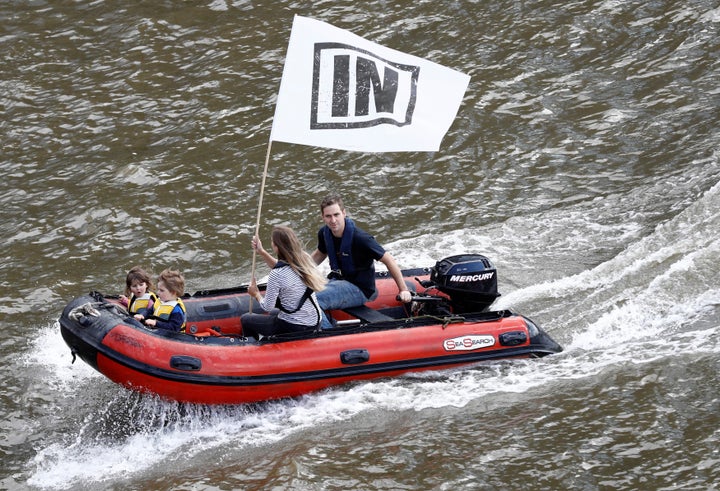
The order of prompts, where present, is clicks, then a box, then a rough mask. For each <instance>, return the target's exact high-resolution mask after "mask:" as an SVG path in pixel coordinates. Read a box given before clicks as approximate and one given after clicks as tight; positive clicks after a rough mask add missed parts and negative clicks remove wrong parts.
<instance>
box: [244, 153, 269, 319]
mask: <svg viewBox="0 0 720 491" xmlns="http://www.w3.org/2000/svg"><path fill="white" fill-rule="evenodd" d="M271 148H272V140H268V147H267V154H266V155H265V168H264V169H263V175H262V183H261V184H260V198H259V199H258V208H257V218H256V220H255V235H254V236H253V237H255V236H257V237H260V215H261V214H262V203H263V197H264V195H265V180H266V179H267V172H268V164H269V163H270V149H271ZM256 263H257V251H256V250H255V249H253V257H252V269H251V271H250V275H251V276H250V278H254V277H255V266H256ZM248 305H249V307H248V309H249V310H248V311H249V312H252V298H251V299H250V302H249V304H248Z"/></svg>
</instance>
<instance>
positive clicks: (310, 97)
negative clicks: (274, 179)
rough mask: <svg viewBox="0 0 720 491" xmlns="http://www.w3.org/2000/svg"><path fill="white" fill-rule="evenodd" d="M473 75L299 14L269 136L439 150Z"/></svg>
mask: <svg viewBox="0 0 720 491" xmlns="http://www.w3.org/2000/svg"><path fill="white" fill-rule="evenodd" d="M469 82H470V77H469V76H468V75H465V74H463V73H460V72H458V71H456V70H453V69H450V68H446V67H444V66H441V65H438V64H437V63H433V62H431V61H427V60H424V59H422V58H418V57H416V56H412V55H409V54H405V53H401V52H399V51H396V50H394V49H390V48H386V47H384V46H380V45H379V44H376V43H373V42H370V41H367V40H365V39H363V38H361V37H359V36H356V35H355V34H352V33H350V32H348V31H345V30H343V29H339V28H337V27H334V26H331V25H330V24H326V23H324V22H320V21H317V20H313V19H309V18H306V17H301V16H298V15H296V16H295V19H294V20H293V26H292V32H291V33H290V41H289V43H288V51H287V57H286V59H285V68H284V69H283V75H282V81H281V82H280V91H279V93H278V99H277V105H276V107H275V117H274V119H273V126H272V131H271V133H270V140H271V141H283V142H288V143H297V144H301V145H312V146H318V147H329V148H337V149H341V150H358V151H363V152H396V151H429V152H435V151H438V150H439V149H440V142H441V141H442V138H443V136H444V135H445V133H446V132H447V130H448V129H449V128H450V125H451V124H452V122H453V120H454V119H455V116H456V114H457V111H458V108H459V107H460V103H461V102H462V98H463V95H464V94H465V90H466V89H467V86H468V83H469Z"/></svg>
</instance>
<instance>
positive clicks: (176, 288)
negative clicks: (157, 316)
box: [157, 269, 185, 297]
mask: <svg viewBox="0 0 720 491" xmlns="http://www.w3.org/2000/svg"><path fill="white" fill-rule="evenodd" d="M157 281H158V283H160V282H161V281H162V282H163V283H164V284H165V288H167V289H168V291H169V292H171V293H173V294H174V295H175V296H177V297H182V296H183V295H184V294H185V277H184V276H183V275H182V273H181V272H180V271H177V270H175V269H166V270H165V271H163V272H162V273H160V274H159V275H158V278H157Z"/></svg>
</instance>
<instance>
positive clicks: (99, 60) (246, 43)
mask: <svg viewBox="0 0 720 491" xmlns="http://www.w3.org/2000/svg"><path fill="white" fill-rule="evenodd" d="M295 14H299V15H303V16H306V17H311V18H315V19H318V20H322V21H325V22H328V23H330V24H333V25H335V26H337V27H340V28H342V29H347V30H349V31H351V32H353V33H355V34H358V35H360V36H363V37H365V38H366V39H369V40H371V41H374V42H377V43H380V44H383V45H385V46H388V47H391V48H394V49H396V50H399V51H402V52H405V53H410V54H413V55H416V56H419V57H422V58H426V59H429V60H431V61H434V62H436V63H439V64H441V65H444V66H447V67H451V68H454V69H456V70H458V71H461V72H463V73H466V74H468V75H470V77H471V79H470V85H469V87H468V90H467V92H466V94H465V98H464V100H463V103H462V105H461V106H460V110H459V112H458V115H457V117H456V119H455V121H454V122H453V125H452V126H451V128H450V130H449V132H448V133H447V135H446V136H445V138H444V139H443V142H442V145H441V149H440V151H439V152H434V153H423V152H402V153H357V152H343V151H338V150H329V149H323V148H315V147H308V146H301V145H291V144H284V143H278V142H274V143H273V145H272V151H271V154H270V161H269V170H268V178H267V183H266V187H265V189H264V200H263V205H262V215H261V233H264V234H267V233H268V232H269V230H270V227H271V226H272V225H274V224H287V225H290V226H292V227H293V228H294V229H295V230H297V232H298V234H299V235H300V237H301V239H302V240H303V241H304V242H305V243H306V244H307V247H308V249H312V248H314V245H315V244H314V242H313V240H314V236H315V232H316V230H317V228H318V227H319V226H320V225H321V221H320V217H319V214H318V210H317V205H318V203H319V200H320V199H321V198H322V196H323V195H324V194H326V193H327V192H330V191H337V192H340V193H342V194H343V195H344V196H345V200H346V205H347V207H348V213H349V215H351V216H352V217H353V218H354V219H355V220H356V222H357V223H358V224H359V225H360V226H362V227H363V228H365V229H367V230H369V231H371V232H372V233H374V234H375V236H376V238H378V240H379V241H380V242H381V243H382V244H383V245H385V247H386V248H387V249H388V250H389V251H390V252H391V253H392V254H393V255H394V256H395V257H396V259H397V260H398V262H399V263H400V265H401V267H416V266H427V265H432V264H434V262H435V261H436V260H439V259H441V258H443V257H446V256H449V255H453V254H458V253H465V252H468V253H469V252H472V253H482V254H485V255H487V256H489V257H490V258H491V259H492V260H493V261H494V262H495V264H496V266H497V267H498V271H499V287H500V290H501V292H502V297H500V299H498V301H497V307H498V308H510V309H513V310H516V311H518V312H521V313H523V314H525V315H528V316H529V317H531V318H533V319H534V320H535V321H536V322H537V323H538V324H540V325H542V326H543V327H544V328H545V329H546V330H547V331H548V332H549V333H550V334H551V335H552V336H553V338H554V339H556V340H557V341H558V342H559V343H560V344H562V345H563V347H564V348H565V350H564V352H563V353H561V354H559V355H555V356H551V357H547V358H543V359H540V360H532V361H512V362H500V363H494V364H489V365H483V366H479V367H475V368H469V369H462V370H453V371H447V372H435V373H429V374H420V375H417V374H416V375H409V376H403V377H398V378H394V379H388V380H380V381H375V382H367V383H356V384H351V385H348V386H342V387H336V388H333V389H329V390H326V391H323V392H321V393H318V394H311V395H308V396H305V397H301V398H298V399H293V400H290V401H276V402H269V403H265V404H257V405H251V406H232V407H203V406H192V405H179V404H175V403H170V402H166V401H161V400H157V399H156V398H153V397H150V396H141V395H138V394H135V393H132V392H129V391H127V390H125V389H123V388H121V387H119V386H116V385H114V384H113V383H111V382H110V381H108V380H107V379H105V378H104V377H102V376H101V375H100V374H98V373H96V372H94V371H93V370H92V369H91V368H89V367H88V366H86V365H84V364H83V363H81V362H76V363H75V364H71V359H72V357H71V355H70V351H69V349H68V348H67V347H66V346H65V344H64V342H63V341H62V338H61V337H60V333H59V329H58V326H57V324H56V320H57V318H58V316H59V315H60V313H61V311H62V308H63V306H64V305H65V304H66V303H67V302H68V301H69V300H71V299H72V298H73V297H76V296H79V295H81V294H84V293H87V292H88V291H91V290H99V291H102V292H105V293H120V291H121V290H122V286H123V279H124V275H125V272H126V271H127V269H129V268H130V267H131V266H133V265H135V264H144V265H145V266H147V267H148V268H149V269H152V270H153V271H155V272H159V271H160V270H161V269H164V268H165V267H176V268H179V269H181V270H182V271H183V272H184V273H185V276H186V278H187V283H188V288H187V289H188V290H189V291H190V292H193V291H195V290H199V289H205V288H219V287H226V286H233V285H237V284H243V283H246V282H247V281H248V280H249V277H250V271H251V264H252V251H251V249H250V246H249V241H250V236H251V234H252V232H253V230H254V227H255V221H256V214H257V210H258V203H259V195H260V183H261V177H262V171H263V166H264V162H265V156H266V152H267V148H268V140H269V134H270V128H271V126H272V121H273V113H274V107H275V99H276V95H277V92H278V88H279V82H280V77H281V74H282V69H283V63H284V56H285V52H286V49H287V43H288V37H289V33H290V27H291V24H292V19H293V16H294V15H295ZM0 18H1V19H2V23H0V25H1V27H0V48H1V50H2V57H1V58H0V69H1V70H0V73H2V76H1V77H0V110H1V111H2V120H0V145H1V147H2V151H1V152H0V170H1V171H2V177H3V178H2V180H1V181H0V210H2V211H1V213H2V220H1V221H0V227H1V228H0V230H1V231H2V241H3V250H2V263H1V265H0V285H1V286H2V290H3V291H2V293H0V328H1V329H2V332H4V333H5V337H4V338H2V341H0V360H1V361H2V364H3V366H4V367H5V368H6V370H5V372H4V373H3V382H2V386H1V388H0V409H2V412H3V415H4V417H3V418H2V419H0V488H1V489H9V490H16V489H18V490H28V489H31V490H41V489H72V490H106V489H107V490H111V489H112V490H121V489H122V490H125V489H132V490H159V489H162V490H235V489H292V490H340V489H362V490H431V489H432V490H496V489H497V490H505V489H552V490H555V489H573V490H609V489H613V490H615V489H633V490H634V489H649V490H650V489H651V490H708V489H718V485H717V484H716V483H718V482H720V450H719V449H720V396H719V394H718V388H719V387H720V375H718V374H719V373H720V341H719V340H718V339H719V338H718V330H719V328H720V280H718V278H719V277H720V234H719V233H718V231H720V6H719V5H718V3H717V2H716V1H711V0H691V1H643V2H640V1H616V0H605V1H567V2H560V1H557V0H555V1H535V2H532V1H509V0H500V1H490V2H471V1H459V2H431V1H413V2H411V1H402V0H401V1H395V2H386V1H382V0H374V1H371V2H350V1H333V2H330V1H320V2H300V1H296V2H286V1H278V2H262V1H261V2H253V1H245V0H237V1H233V0H206V1H170V0H167V1H158V2H129V1H115V2H107V1H91V2H80V1H57V2H49V1H42V0H37V1H12V0H7V1H4V2H0ZM265 272H266V271H265ZM261 273H264V272H263V271H261Z"/></svg>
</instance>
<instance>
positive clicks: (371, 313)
mask: <svg viewBox="0 0 720 491" xmlns="http://www.w3.org/2000/svg"><path fill="white" fill-rule="evenodd" d="M343 311H344V312H347V313H348V314H350V315H352V316H353V317H357V318H358V319H360V320H361V321H365V322H386V321H392V320H395V319H393V318H392V317H390V316H389V315H385V314H383V313H382V312H378V311H377V310H375V309H371V308H370V307H368V306H367V305H359V306H357V307H348V308H346V309H343Z"/></svg>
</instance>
